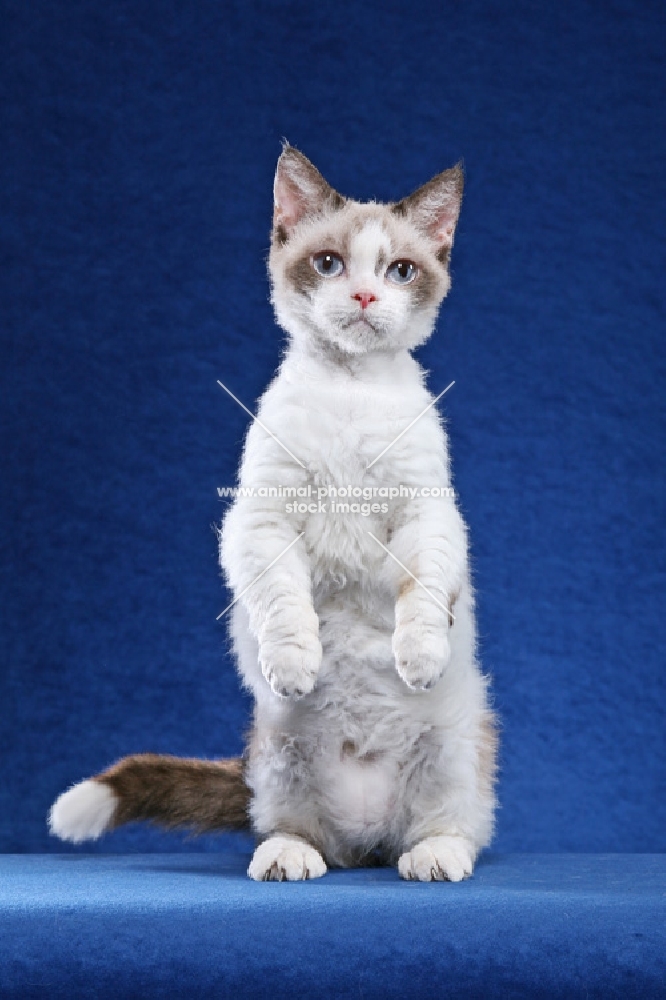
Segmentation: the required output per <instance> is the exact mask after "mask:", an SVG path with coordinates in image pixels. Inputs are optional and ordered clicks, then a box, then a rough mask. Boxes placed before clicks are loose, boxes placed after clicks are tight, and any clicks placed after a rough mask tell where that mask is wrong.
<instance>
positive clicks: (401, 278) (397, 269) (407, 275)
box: [386, 260, 419, 285]
mask: <svg viewBox="0 0 666 1000" xmlns="http://www.w3.org/2000/svg"><path fill="white" fill-rule="evenodd" d="M418 273H419V269H418V267H417V266H416V264H412V262H411V260H395V261H394V262H393V263H392V264H390V265H389V267H388V268H387V271H386V277H387V278H388V280H389V281H392V282H393V284H394V285H408V284H409V283H410V282H411V281H413V280H414V278H415V277H416V275H417V274H418Z"/></svg>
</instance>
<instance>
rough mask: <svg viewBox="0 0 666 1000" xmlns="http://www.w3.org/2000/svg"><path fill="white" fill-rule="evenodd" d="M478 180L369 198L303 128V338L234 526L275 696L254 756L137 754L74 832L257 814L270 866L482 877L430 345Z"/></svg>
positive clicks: (266, 400)
mask: <svg viewBox="0 0 666 1000" xmlns="http://www.w3.org/2000/svg"><path fill="white" fill-rule="evenodd" d="M462 181H463V178H462V170H461V169H460V167H454V168H452V169H450V170H446V171H444V172H443V173H442V174H439V175H438V176H437V177H435V178H433V180H431V181H430V182H429V183H427V184H425V185H424V186H423V187H421V188H419V189H418V190H417V191H416V192H415V193H414V194H412V195H411V196H410V197H408V198H405V199H403V200H402V201H399V202H397V203H393V204H388V205H384V204H376V203H374V202H372V203H359V202H356V201H353V200H351V199H347V198H344V197H342V196H341V195H340V194H338V193H337V192H336V191H335V190H333V188H331V187H330V185H329V184H328V183H327V182H326V181H325V180H324V178H323V177H322V176H321V174H320V173H319V172H318V171H317V169H316V168H315V167H314V166H313V165H312V164H311V163H310V162H309V160H307V159H306V158H305V157H304V156H303V155H302V154H301V153H299V152H298V151H297V150H296V149H294V148H293V147H291V146H288V145H286V146H285V148H284V150H283V152H282V155H281V156H280V159H279V161H278V166H277V172H276V177H275V189H274V195H275V202H274V223H273V233H272V240H271V251H270V256H269V273H270V278H271V292H272V302H273V306H274V309H275V313H276V317H277V320H278V322H279V323H280V325H281V326H282V327H283V329H284V330H285V331H286V332H287V334H288V336H289V343H288V347H287V350H286V353H285V356H284V359H283V361H282V363H281V365H280V368H279V371H278V373H277V375H276V377H275V379H274V380H273V382H272V383H271V385H270V386H269V388H268V390H267V391H266V393H265V394H264V396H263V397H262V399H261V401H260V404H259V412H258V418H259V420H258V422H255V423H253V424H252V425H251V426H250V429H249V431H248V435H247V439H246V442H245V448H244V452H243V459H242V463H241V469H240V476H239V482H240V485H241V486H242V487H245V490H244V492H245V494H246V495H245V496H240V495H238V497H237V498H236V500H235V501H234V504H233V506H232V507H231V508H230V509H229V511H228V512H227V515H226V517H225V518H224V522H223V526H222V530H221V532H220V556H221V563H222V566H223V569H224V571H225V574H226V577H227V580H228V583H229V586H230V587H231V589H232V590H233V592H234V595H235V598H236V603H235V605H234V607H233V614H232V621H231V634H232V638H233V644H234V651H235V655H236V657H237V661H238V667H239V671H240V674H241V677H242V680H243V683H244V684H245V685H246V687H247V688H249V690H251V691H252V694H253V696H254V699H255V710H254V720H253V727H252V732H251V735H250V739H249V745H248V750H247V754H246V756H245V759H244V760H243V761H242V762H241V761H238V760H231V761H196V760H194V761H187V760H179V759H177V758H170V757H163V756H154V755H137V756H133V757H128V758H124V759H123V760H121V761H120V762H119V763H118V764H116V765H115V766H114V767H112V768H111V769H109V770H108V771H106V772H104V773H102V774H100V775H98V776H96V777H95V778H93V779H90V780H88V781H84V782H82V783H80V784H79V785H75V786H74V788H72V789H70V790H69V791H68V792H65V793H64V794H63V795H62V796H60V798H59V799H58V800H57V801H56V803H55V804H54V806H53V808H52V810H51V814H50V824H51V829H52V831H53V832H54V833H55V834H57V835H58V836H61V837H63V838H64V839H69V840H73V841H75V842H78V841H81V840H84V839H87V838H89V837H96V836H99V835H100V834H101V833H102V832H104V831H105V830H108V829H111V828H113V827H115V826H118V825H120V824H121V823H123V822H127V821H129V820H132V819H148V820H152V821H155V822H159V823H162V824H163V825H166V826H169V827H177V826H193V827H195V828H197V829H200V830H213V829H229V828H242V827H243V826H245V825H248V824H251V826H252V828H253V829H254V831H255V832H256V833H257V834H258V835H259V837H260V838H261V842H260V844H259V846H258V847H257V849H256V851H255V854H254V857H253V859H252V862H251V864H250V867H249V871H248V874H249V875H250V876H251V877H252V878H255V879H304V878H313V877H316V876H319V875H323V874H324V873H325V872H326V868H327V864H330V865H341V866H351V865H359V864H363V863H368V861H369V860H370V859H371V858H372V859H374V858H376V857H377V855H379V856H380V857H381V858H383V859H384V860H385V861H387V862H389V863H396V864H397V866H398V870H399V872H400V874H401V875H402V876H403V877H404V878H410V879H419V880H433V879H449V880H451V881H458V880H460V879H462V878H464V877H465V876H467V875H470V874H471V872H472V869H473V866H474V862H475V860H476V857H477V855H478V852H479V851H480V850H481V849H482V848H483V847H484V846H486V845H487V844H488V842H489V840H490V837H491V834H492V827H493V814H494V809H495V797H494V777H495V755H496V736H495V724H494V718H493V715H492V712H491V711H490V708H489V706H488V697H487V682H486V679H485V678H484V676H483V675H482V673H481V671H480V669H479V667H478V664H477V662H476V653H475V628H474V600H473V592H472V586H471V582H470V574H469V565H468V550H467V533H466V528H465V525H464V523H463V520H462V518H461V515H460V513H459V511H458V509H457V507H456V503H455V499H454V496H453V491H452V489H451V477H450V466H449V456H448V447H447V439H446V435H445V432H444V429H443V427H442V425H441V422H440V420H439V418H438V415H437V413H436V411H435V408H434V406H432V403H433V398H432V396H431V395H430V393H429V392H428V391H427V390H426V388H425V386H424V373H423V371H422V369H421V368H420V366H419V365H418V363H417V362H416V361H415V360H414V359H413V357H412V356H411V353H410V352H411V350H412V349H413V348H415V347H417V346H418V345H419V344H421V343H423V342H424V341H425V340H426V339H427V338H428V337H429V336H430V334H431V333H432V330H433V327H434V323H435V319H436V316H437V312H438V309H439V306H440V304H441V302H442V300H443V299H444V297H445V296H446V294H447V293H448V290H449V287H450V277H449V269H448V265H449V256H450V251H451V247H452V244H453V235H454V231H455V227H456V223H457V219H458V213H459V210H460V202H461V196H462ZM416 418H418V419H416ZM268 431H270V433H268ZM398 486H399V487H400V489H397V488H396V487H398ZM251 491H253V494H254V495H251ZM350 491H351V493H350ZM396 494H397V495H396ZM302 497H306V498H307V500H306V502H300V498H302ZM386 497H388V502H385V498H386ZM313 498H314V502H313Z"/></svg>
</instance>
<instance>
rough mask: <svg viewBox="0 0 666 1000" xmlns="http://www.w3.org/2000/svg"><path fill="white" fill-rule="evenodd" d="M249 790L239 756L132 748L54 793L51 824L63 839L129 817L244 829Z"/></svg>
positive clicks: (94, 833)
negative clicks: (90, 775) (191, 756)
mask: <svg viewBox="0 0 666 1000" xmlns="http://www.w3.org/2000/svg"><path fill="white" fill-rule="evenodd" d="M249 805H250V790H249V788H248V787H247V785H246V783H245V779H244V768H243V762H242V760H241V758H240V757H233V758H230V759H228V760H215V761H213V760H194V759H188V758H184V757H168V756H159V755H157V754H150V753H145V754H136V755H134V756H131V757H123V759H122V760H120V761H118V763H117V764H114V765H113V767H110V768H109V769H108V771H103V772H102V773H101V774H97V775H95V777H94V778H89V779H88V780H87V781H81V782H79V784H78V785H74V786H73V788H70V789H69V790H68V791H67V792H63V794H62V795H61V796H60V797H59V798H57V799H56V801H55V802H54V803H53V805H52V807H51V811H50V813H49V830H50V831H51V833H52V834H54V835H55V836H56V837H60V839H61V840H69V841H71V842H72V843H74V844H80V843H81V842H82V841H84V840H96V839H97V838H98V837H100V836H101V835H102V834H103V833H106V831H107V830H113V829H115V828H116V827H118V826H122V824H123V823H130V822H132V821H133V820H149V821H151V822H153V823H158V824H159V825H160V826H164V827H166V828H167V829H175V828H177V827H187V828H189V829H191V830H193V831H194V832H195V833H205V832H206V831H212V830H248V829H249V828H250V820H249V813H248V810H249Z"/></svg>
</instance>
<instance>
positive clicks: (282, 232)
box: [273, 222, 289, 247]
mask: <svg viewBox="0 0 666 1000" xmlns="http://www.w3.org/2000/svg"><path fill="white" fill-rule="evenodd" d="M273 236H274V239H275V242H276V243H278V244H279V245H280V246H281V247H283V246H284V245H285V243H286V242H287V240H288V239H289V234H288V233H287V230H286V229H285V227H284V226H283V225H282V223H281V222H278V224H277V226H276V227H275V229H274V230H273Z"/></svg>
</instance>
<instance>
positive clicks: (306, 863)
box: [247, 835, 327, 882]
mask: <svg viewBox="0 0 666 1000" xmlns="http://www.w3.org/2000/svg"><path fill="white" fill-rule="evenodd" d="M326 871H327V868H326V862H325V861H324V859H323V858H322V856H321V854H320V853H319V851H317V850H315V848H314V847H311V846H310V844H308V843H306V841H304V840H301V839H300V838H299V837H288V836H279V835H277V836H275V837H269V838H268V840H265V841H264V842H263V844H259V847H258V848H257V849H256V851H255V852H254V857H253V858H252V861H251V862H250V867H249V868H248V870H247V873H248V875H249V876H250V878H253V879H254V880H255V881H256V882H300V881H302V880H303V879H307V878H320V877H321V876H322V875H325V874H326Z"/></svg>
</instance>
